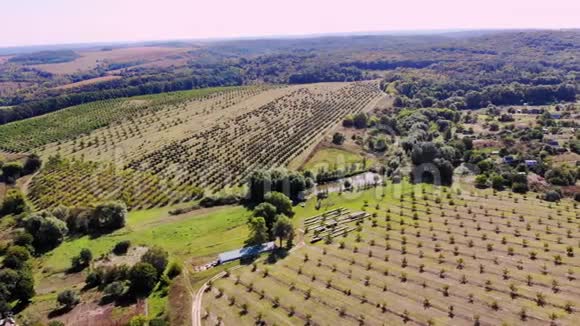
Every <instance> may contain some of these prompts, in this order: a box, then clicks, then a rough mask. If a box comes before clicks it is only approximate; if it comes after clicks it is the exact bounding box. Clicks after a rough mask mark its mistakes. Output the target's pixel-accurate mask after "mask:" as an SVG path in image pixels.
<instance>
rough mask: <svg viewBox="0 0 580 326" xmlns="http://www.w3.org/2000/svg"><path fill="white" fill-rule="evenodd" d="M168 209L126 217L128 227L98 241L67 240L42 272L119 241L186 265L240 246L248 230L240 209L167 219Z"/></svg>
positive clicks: (99, 252) (102, 250)
mask: <svg viewBox="0 0 580 326" xmlns="http://www.w3.org/2000/svg"><path fill="white" fill-rule="evenodd" d="M169 210H170V208H169V207H165V208H158V209H152V210H147V211H135V212H131V213H129V216H128V219H127V226H126V227H125V228H123V229H121V230H118V231H115V232H113V233H111V234H108V235H103V236H100V237H98V238H91V237H90V236H83V237H80V238H76V239H70V240H67V241H65V242H64V243H63V244H61V245H60V246H59V247H58V248H56V249H54V250H53V251H52V252H50V253H48V254H46V255H44V256H43V257H41V258H40V259H39V264H40V267H41V268H42V269H43V270H46V271H49V273H52V272H62V271H63V270H65V269H67V268H69V267H70V260H71V258H72V257H73V256H75V255H78V253H79V252H80V250H81V249H82V248H88V249H90V250H91V251H92V252H93V256H94V257H99V256H101V255H102V254H106V253H108V252H110V251H111V249H112V248H113V246H114V245H115V244H116V243H117V242H119V241H122V240H130V241H131V243H132V245H143V246H154V245H157V246H160V247H162V248H164V249H165V250H167V251H168V252H169V253H170V255H171V259H176V260H180V261H182V262H184V261H186V259H187V258H191V257H203V256H207V255H213V254H217V253H220V252H223V251H227V250H230V249H232V248H238V247H241V246H243V243H244V241H245V240H246V238H247V234H248V230H247V227H246V221H247V218H248V216H249V214H250V213H249V212H248V211H247V210H246V209H245V208H243V207H241V206H236V207H227V208H221V209H218V210H213V211H211V212H205V213H204V212H202V213H200V212H195V211H194V212H192V213H189V214H186V215H184V216H169V214H168V212H169Z"/></svg>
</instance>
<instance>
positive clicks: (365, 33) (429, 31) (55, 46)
mask: <svg viewBox="0 0 580 326" xmlns="http://www.w3.org/2000/svg"><path fill="white" fill-rule="evenodd" d="M573 30H580V27H554V28H548V27H514V28H494V27H489V28H434V29H393V30H375V31H351V32H328V33H311V34H301V33H297V34H292V33H288V34H264V35H248V36H230V37H228V36H223V37H192V38H163V39H134V40H120V41H86V42H85V41H79V42H70V43H64V42H63V43H36V44H23V45H6V46H5V45H0V50H4V51H8V52H11V51H10V50H14V51H16V50H26V49H30V50H33V49H34V48H45V49H46V50H49V49H51V48H52V49H58V48H61V49H62V48H66V47H83V48H90V47H93V46H106V45H124V46H130V45H148V46H149V45H155V44H157V43H170V42H220V41H236V40H265V39H307V38H320V37H341V36H381V35H385V36H387V35H393V36H399V35H404V36H413V35H441V34H453V33H461V32H502V31H505V32H509V31H573ZM10 54H15V53H4V54H2V53H0V56H2V55H10Z"/></svg>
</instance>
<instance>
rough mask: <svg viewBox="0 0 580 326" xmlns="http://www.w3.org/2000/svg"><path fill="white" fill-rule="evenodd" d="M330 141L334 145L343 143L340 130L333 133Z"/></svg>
mask: <svg viewBox="0 0 580 326" xmlns="http://www.w3.org/2000/svg"><path fill="white" fill-rule="evenodd" d="M332 142H333V143H334V144H336V145H342V143H344V135H343V134H342V133H340V132H337V133H335V134H334V135H333V136H332Z"/></svg>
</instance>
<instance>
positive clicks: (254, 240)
mask: <svg viewBox="0 0 580 326" xmlns="http://www.w3.org/2000/svg"><path fill="white" fill-rule="evenodd" d="M248 226H249V228H250V237H249V239H248V241H247V242H248V244H250V245H255V244H261V243H264V242H267V241H268V239H269V235H268V227H267V226H266V221H265V220H264V218H263V217H252V218H250V219H249V220H248Z"/></svg>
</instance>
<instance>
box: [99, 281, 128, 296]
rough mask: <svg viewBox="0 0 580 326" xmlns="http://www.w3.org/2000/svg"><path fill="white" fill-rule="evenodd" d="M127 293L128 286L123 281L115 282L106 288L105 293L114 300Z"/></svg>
mask: <svg viewBox="0 0 580 326" xmlns="http://www.w3.org/2000/svg"><path fill="white" fill-rule="evenodd" d="M126 291H127V286H126V285H125V282H122V281H115V282H113V283H111V284H109V285H107V286H106V287H105V289H104V290H103V292H104V293H105V294H106V295H108V296H110V297H112V298H119V297H121V296H123V295H124V294H125V292H126Z"/></svg>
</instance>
